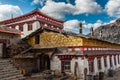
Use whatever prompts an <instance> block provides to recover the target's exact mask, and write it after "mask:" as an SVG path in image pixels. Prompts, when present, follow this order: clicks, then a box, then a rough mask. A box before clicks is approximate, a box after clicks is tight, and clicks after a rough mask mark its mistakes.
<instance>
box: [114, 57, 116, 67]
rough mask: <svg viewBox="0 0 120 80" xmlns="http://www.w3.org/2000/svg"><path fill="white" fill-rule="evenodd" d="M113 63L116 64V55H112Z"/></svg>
mask: <svg viewBox="0 0 120 80" xmlns="http://www.w3.org/2000/svg"><path fill="white" fill-rule="evenodd" d="M114 64H115V65H116V64H117V63H116V56H114Z"/></svg>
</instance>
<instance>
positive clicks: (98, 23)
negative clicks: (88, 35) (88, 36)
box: [84, 20, 103, 29]
mask: <svg viewBox="0 0 120 80" xmlns="http://www.w3.org/2000/svg"><path fill="white" fill-rule="evenodd" d="M102 24H103V22H102V21H101V20H97V21H96V23H85V24H84V28H86V29H90V28H91V27H93V28H94V29H96V28H98V27H100V26H101V25H102Z"/></svg>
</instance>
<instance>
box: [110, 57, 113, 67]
mask: <svg viewBox="0 0 120 80" xmlns="http://www.w3.org/2000/svg"><path fill="white" fill-rule="evenodd" d="M112 66H113V64H112V57H111V56H110V67H112Z"/></svg>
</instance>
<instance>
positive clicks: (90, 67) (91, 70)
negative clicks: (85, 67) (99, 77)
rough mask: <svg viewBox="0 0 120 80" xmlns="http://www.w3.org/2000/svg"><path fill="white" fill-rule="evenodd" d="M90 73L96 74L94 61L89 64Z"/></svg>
mask: <svg viewBox="0 0 120 80" xmlns="http://www.w3.org/2000/svg"><path fill="white" fill-rule="evenodd" d="M89 71H90V72H94V63H93V61H91V62H89Z"/></svg>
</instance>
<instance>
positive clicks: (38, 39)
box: [35, 35, 40, 44]
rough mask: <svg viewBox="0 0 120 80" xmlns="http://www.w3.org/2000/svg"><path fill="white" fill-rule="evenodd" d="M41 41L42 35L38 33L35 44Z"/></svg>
mask: <svg viewBox="0 0 120 80" xmlns="http://www.w3.org/2000/svg"><path fill="white" fill-rule="evenodd" d="M39 42H40V36H39V35H36V36H35V44H39Z"/></svg>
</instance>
